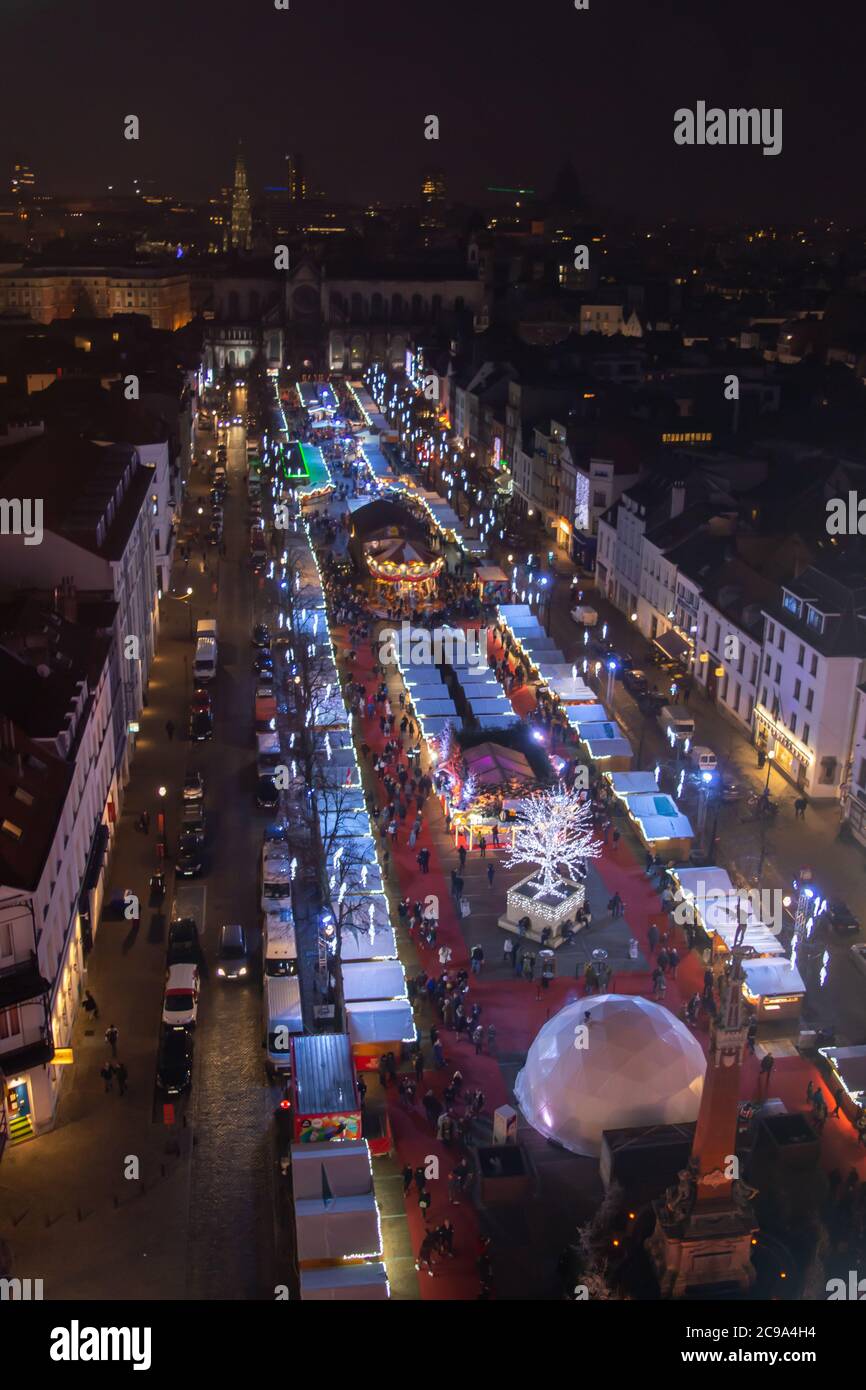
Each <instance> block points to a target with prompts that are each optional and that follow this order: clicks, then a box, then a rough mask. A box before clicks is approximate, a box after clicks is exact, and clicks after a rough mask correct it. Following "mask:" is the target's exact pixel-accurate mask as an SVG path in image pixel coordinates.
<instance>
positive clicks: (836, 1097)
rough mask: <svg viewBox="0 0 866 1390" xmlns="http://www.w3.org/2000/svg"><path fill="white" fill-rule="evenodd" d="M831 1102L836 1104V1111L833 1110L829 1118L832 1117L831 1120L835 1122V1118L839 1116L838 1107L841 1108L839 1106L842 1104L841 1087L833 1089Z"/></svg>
mask: <svg viewBox="0 0 866 1390" xmlns="http://www.w3.org/2000/svg"><path fill="white" fill-rule="evenodd" d="M833 1100H834V1101H835V1102H836V1109H835V1110H833V1111H831V1117H832V1119H834V1120H835V1118H836V1116H837V1115H838V1114H839V1108H840V1106H841V1104H842V1087H841V1086H837V1087H836V1089H835V1091H834V1092H833Z"/></svg>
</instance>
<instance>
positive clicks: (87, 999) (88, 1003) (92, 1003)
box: [83, 989, 99, 1018]
mask: <svg viewBox="0 0 866 1390" xmlns="http://www.w3.org/2000/svg"><path fill="white" fill-rule="evenodd" d="M83 1007H84V1012H85V1013H86V1014H87V1016H88V1018H99V1006H98V1004H97V1002H96V1000H95V999H94V997H93V995H92V994H91V993H90V990H89V989H86V990H85V991H84V1005H83Z"/></svg>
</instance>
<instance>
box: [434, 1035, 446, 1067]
mask: <svg viewBox="0 0 866 1390" xmlns="http://www.w3.org/2000/svg"><path fill="white" fill-rule="evenodd" d="M433 1061H434V1062H435V1063H436V1066H437V1067H440V1068H441V1067H444V1065H445V1052H444V1049H443V1047H442V1044H441V1042H439V1040H438V1039H437V1040H436V1042H435V1043H434V1044H433Z"/></svg>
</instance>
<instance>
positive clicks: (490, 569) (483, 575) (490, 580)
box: [475, 565, 508, 584]
mask: <svg viewBox="0 0 866 1390" xmlns="http://www.w3.org/2000/svg"><path fill="white" fill-rule="evenodd" d="M475 578H476V579H480V580H481V583H482V584H507V583H508V575H507V574H506V573H505V571H504V570H501V569H500V568H499V566H498V565H476V567H475Z"/></svg>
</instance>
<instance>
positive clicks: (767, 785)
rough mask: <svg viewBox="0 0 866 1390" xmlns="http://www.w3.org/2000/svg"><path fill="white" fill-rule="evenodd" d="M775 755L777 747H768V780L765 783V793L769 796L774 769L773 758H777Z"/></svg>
mask: <svg viewBox="0 0 866 1390" xmlns="http://www.w3.org/2000/svg"><path fill="white" fill-rule="evenodd" d="M775 756H776V750H775V748H768V749H767V780H766V782H765V783H764V795H765V796H769V794H770V773H771V772H772V770H773V759H774V758H775Z"/></svg>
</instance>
